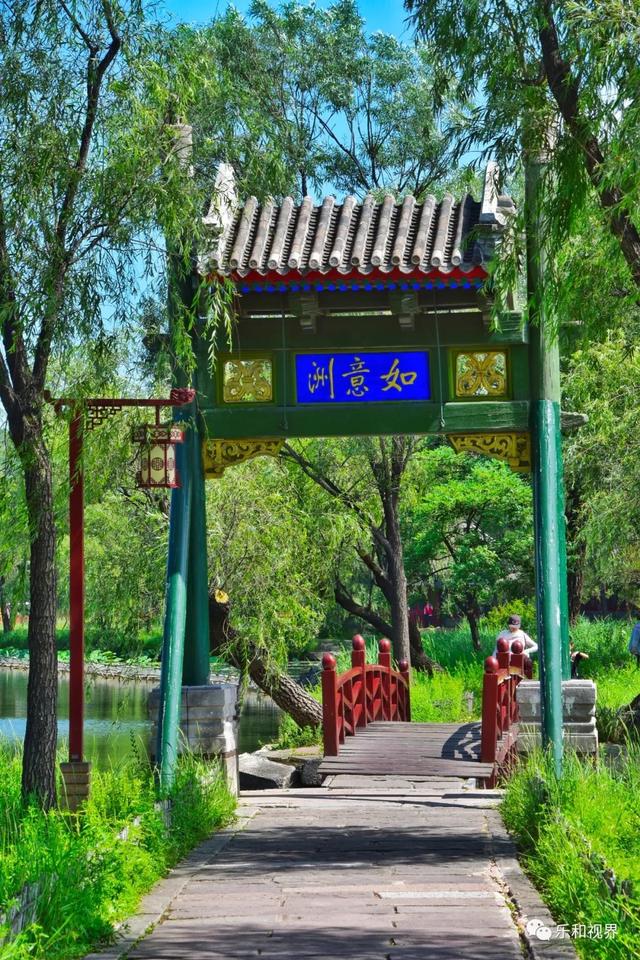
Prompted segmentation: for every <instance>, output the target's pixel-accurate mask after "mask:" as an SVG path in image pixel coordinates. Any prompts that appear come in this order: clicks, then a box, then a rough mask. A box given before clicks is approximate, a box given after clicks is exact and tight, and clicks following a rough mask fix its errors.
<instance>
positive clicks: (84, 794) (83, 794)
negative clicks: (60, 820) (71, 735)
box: [60, 760, 91, 813]
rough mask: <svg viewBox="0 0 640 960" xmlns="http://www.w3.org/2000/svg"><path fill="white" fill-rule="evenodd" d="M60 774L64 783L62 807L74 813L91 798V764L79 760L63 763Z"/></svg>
mask: <svg viewBox="0 0 640 960" xmlns="http://www.w3.org/2000/svg"><path fill="white" fill-rule="evenodd" d="M60 772H61V773H62V783H63V789H62V793H61V797H60V805H61V806H63V807H66V808H67V810H70V811H71V812H72V813H74V812H75V811H76V810H77V809H78V807H79V806H80V804H82V803H84V801H85V800H87V799H88V797H89V789H90V786H91V764H90V763H87V762H85V761H82V762H81V761H79V760H74V761H71V762H70V763H61V764H60Z"/></svg>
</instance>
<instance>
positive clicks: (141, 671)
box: [0, 656, 238, 683]
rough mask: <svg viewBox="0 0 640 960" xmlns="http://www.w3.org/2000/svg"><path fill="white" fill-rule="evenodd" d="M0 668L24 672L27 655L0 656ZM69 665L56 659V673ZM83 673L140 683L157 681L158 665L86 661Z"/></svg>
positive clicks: (221, 679) (222, 679) (221, 677)
mask: <svg viewBox="0 0 640 960" xmlns="http://www.w3.org/2000/svg"><path fill="white" fill-rule="evenodd" d="M0 670H17V671H22V672H24V673H26V672H27V671H28V670H29V658H28V657H3V656H0ZM69 670H70V665H69V661H68V660H58V674H63V675H67V676H68V674H69ZM84 671H85V675H86V676H88V677H92V678H93V679H96V680H120V681H127V680H135V681H138V682H140V683H159V682H160V666H159V665H158V666H157V667H152V666H136V664H131V663H96V662H93V661H86V662H85V665H84ZM209 682H210V683H237V682H238V680H237V677H229V676H227V675H226V674H217V673H212V674H210V676H209Z"/></svg>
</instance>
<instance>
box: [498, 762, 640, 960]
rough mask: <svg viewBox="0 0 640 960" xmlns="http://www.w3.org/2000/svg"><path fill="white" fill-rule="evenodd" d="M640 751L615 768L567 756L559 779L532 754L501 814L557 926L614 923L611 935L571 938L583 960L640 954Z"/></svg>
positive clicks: (618, 959)
mask: <svg viewBox="0 0 640 960" xmlns="http://www.w3.org/2000/svg"><path fill="white" fill-rule="evenodd" d="M639 795H640V752H639V751H638V747H633V746H630V747H629V750H628V752H627V754H626V755H625V757H624V758H623V759H622V760H621V761H620V763H619V764H617V765H616V768H615V770H613V769H609V768H608V767H606V766H604V765H602V764H600V765H597V766H596V765H593V764H592V763H585V762H580V760H579V759H578V758H576V757H575V756H572V755H569V756H567V757H566V758H565V765H564V773H563V777H562V779H561V780H560V781H556V779H555V778H554V776H553V773H552V769H551V764H550V761H549V759H548V758H547V757H546V756H545V755H543V754H535V755H532V756H531V757H530V758H529V759H528V760H527V761H525V762H523V763H522V764H521V765H520V766H519V768H518V769H517V770H516V772H515V774H514V775H513V776H512V777H511V779H510V780H509V781H508V784H507V789H506V795H505V799H504V802H503V804H502V814H503V817H504V820H505V823H506V825H507V827H508V828H509V830H510V831H511V832H512V833H513V834H514V836H515V837H516V840H517V842H518V845H519V847H520V850H521V853H522V860H523V864H524V866H525V869H526V870H527V872H528V873H529V875H530V877H531V879H532V880H533V882H534V883H535V884H536V886H537V887H538V889H539V890H540V892H541V893H542V895H543V897H544V899H545V900H546V902H547V904H548V905H549V908H550V910H551V912H552V914H553V916H554V918H555V920H556V922H557V923H562V924H569V926H570V928H571V927H572V926H573V925H574V924H584V925H585V927H586V928H587V930H588V929H589V927H592V926H593V925H594V924H602V925H603V929H604V925H605V924H615V925H616V928H617V929H616V935H615V936H614V937H611V938H610V939H604V938H603V939H596V938H593V937H592V938H589V937H588V936H586V937H574V938H572V942H573V945H574V946H575V948H576V949H577V952H578V954H579V955H580V957H584V958H588V960H592V958H593V960H596V958H597V960H599V958H606V960H629V958H632V957H640V829H639V828H640V815H639V813H638V796H639Z"/></svg>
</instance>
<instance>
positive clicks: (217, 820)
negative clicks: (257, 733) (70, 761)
mask: <svg viewBox="0 0 640 960" xmlns="http://www.w3.org/2000/svg"><path fill="white" fill-rule="evenodd" d="M20 767H21V757H20V754H19V753H18V752H17V751H14V750H12V749H11V748H10V747H8V746H2V747H0V914H5V913H6V911H7V910H8V909H9V908H10V907H11V905H12V903H14V902H16V897H17V896H18V895H19V893H20V891H21V890H22V889H23V887H24V886H25V884H33V883H36V882H40V883H41V884H42V885H43V889H42V892H41V894H40V895H39V897H38V904H37V915H36V918H35V921H34V922H33V923H31V924H30V925H29V926H28V927H27V928H25V930H23V932H22V933H21V934H20V935H19V936H18V937H17V938H16V939H15V940H13V941H11V942H9V943H6V944H4V946H1V947H0V958H1V960H27V958H29V960H44V958H46V960H71V958H73V957H79V956H82V955H83V954H85V953H87V952H88V951H89V950H91V949H92V948H93V947H95V946H96V945H97V944H99V943H104V942H107V941H109V940H111V939H112V938H113V934H114V928H115V927H114V925H115V924H116V923H117V922H118V921H120V920H122V919H123V918H124V917H126V916H128V915H130V914H131V913H132V912H133V911H134V910H135V909H136V906H137V904H138V901H139V900H140V898H141V896H142V895H143V894H144V893H145V892H146V891H147V890H148V889H149V888H150V887H151V886H152V885H153V884H154V883H155V881H156V880H158V879H159V878H160V877H162V876H163V875H164V874H165V873H166V871H167V870H168V869H169V868H170V867H171V866H172V865H173V864H175V863H176V862H177V861H178V860H179V859H180V858H181V857H183V856H184V855H185V854H186V853H187V852H188V851H189V850H190V849H191V848H192V847H193V846H194V845H195V844H196V843H197V842H198V841H199V840H201V839H202V838H204V837H205V836H207V835H208V834H210V833H211V832H212V831H213V830H215V829H216V828H218V827H220V826H222V825H223V824H224V823H226V822H227V821H229V820H230V819H231V818H232V816H233V813H234V809H235V800H234V798H233V797H232V796H231V795H230V794H229V792H228V790H227V788H226V784H225V782H224V778H223V776H222V774H221V772H220V771H219V770H217V769H215V768H213V775H212V767H211V766H207V767H205V766H204V765H203V764H201V763H199V762H198V761H197V760H195V759H194V758H192V757H186V758H184V759H183V760H182V761H181V763H180V765H179V767H178V772H177V776H176V782H175V785H174V788H173V790H172V792H171V797H170V799H171V804H172V805H171V824H170V826H167V824H166V823H165V820H164V816H163V812H162V810H161V809H160V808H159V806H158V804H157V803H156V799H157V798H156V790H155V786H154V781H153V774H152V771H151V770H150V769H149V767H148V766H147V765H145V764H143V763H142V762H140V761H137V762H135V763H133V762H131V763H128V764H126V765H122V766H120V767H118V768H115V769H112V770H110V771H106V772H101V771H98V770H96V771H95V772H93V771H92V788H91V797H90V800H89V801H88V803H87V804H86V805H85V807H84V808H83V809H82V810H81V812H80V813H79V814H77V815H72V814H67V813H64V812H61V811H59V810H52V811H50V812H49V813H43V812H42V810H41V809H40V808H39V807H38V806H37V805H35V804H29V803H24V802H23V801H22V799H21V796H20ZM125 827H127V828H128V835H127V836H126V838H122V837H119V836H118V834H120V833H121V832H122V831H123V829H124V828H125ZM2 935H3V931H2V928H1V927H0V941H1V940H2Z"/></svg>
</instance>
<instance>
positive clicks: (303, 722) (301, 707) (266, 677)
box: [249, 651, 322, 727]
mask: <svg viewBox="0 0 640 960" xmlns="http://www.w3.org/2000/svg"><path fill="white" fill-rule="evenodd" d="M249 676H250V677H251V679H252V680H253V682H254V683H255V684H256V686H258V687H260V689H261V690H263V691H264V692H265V693H267V694H269V696H270V697H271V699H272V700H273V701H274V703H276V704H277V705H278V706H279V707H280V709H281V710H284V711H285V713H288V714H289V716H290V717H293V719H294V720H295V722H296V723H297V724H298V726H299V727H319V726H321V724H322V705H321V704H320V703H318V701H317V700H316V699H315V697H312V696H311V694H310V693H307V691H306V690H304V689H303V688H302V687H301V686H300V684H299V683H296V681H295V680H294V679H293V677H290V676H289V675H288V674H287V673H283V672H282V671H281V670H277V669H276V668H273V667H267V665H266V664H265V662H264V660H263V659H262V658H261V656H260V654H259V653H257V652H255V651H254V653H253V658H252V660H251V661H250V663H249Z"/></svg>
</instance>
